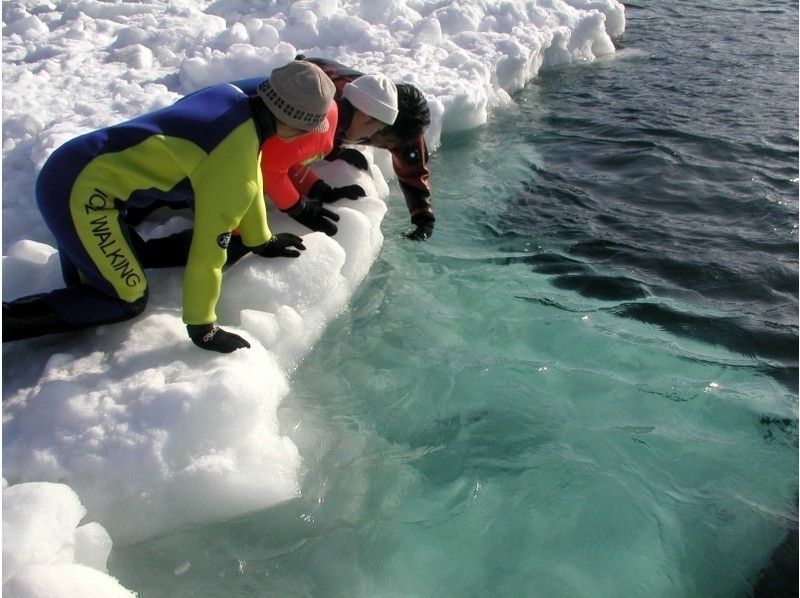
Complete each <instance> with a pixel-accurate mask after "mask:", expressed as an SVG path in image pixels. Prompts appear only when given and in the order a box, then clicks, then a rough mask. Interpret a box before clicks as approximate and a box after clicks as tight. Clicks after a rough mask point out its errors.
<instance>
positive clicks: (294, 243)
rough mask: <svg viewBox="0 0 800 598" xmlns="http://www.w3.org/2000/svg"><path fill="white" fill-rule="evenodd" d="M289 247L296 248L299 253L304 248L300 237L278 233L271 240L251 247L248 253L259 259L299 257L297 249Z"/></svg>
mask: <svg viewBox="0 0 800 598" xmlns="http://www.w3.org/2000/svg"><path fill="white" fill-rule="evenodd" d="M291 247H296V248H297V249H300V250H301V251H302V250H304V249H305V248H306V246H305V245H303V238H302V237H298V236H297V235H293V234H292V233H278V234H277V235H272V238H271V239H270V240H269V241H267V242H266V243H262V244H261V245H259V246H258V247H252V248H251V249H250V251H252V252H253V253H256V254H258V255H260V256H261V257H300V252H299V251H297V249H290V248H291Z"/></svg>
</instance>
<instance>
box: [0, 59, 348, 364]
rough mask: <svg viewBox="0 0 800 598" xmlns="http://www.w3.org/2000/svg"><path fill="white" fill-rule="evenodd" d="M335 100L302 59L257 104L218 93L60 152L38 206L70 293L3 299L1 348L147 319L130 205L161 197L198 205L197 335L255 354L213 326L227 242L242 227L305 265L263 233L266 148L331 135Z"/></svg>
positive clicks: (280, 237) (269, 252)
mask: <svg viewBox="0 0 800 598" xmlns="http://www.w3.org/2000/svg"><path fill="white" fill-rule="evenodd" d="M334 92H335V87H334V85H333V83H332V82H331V80H330V79H329V78H328V77H327V76H326V75H325V74H324V73H323V72H322V70H321V69H319V67H317V66H315V65H312V64H310V63H308V62H303V61H295V62H291V63H289V64H288V65H286V66H284V67H281V68H278V69H275V70H274V71H273V72H272V74H271V76H270V78H269V80H268V81H265V82H264V84H263V85H261V86H259V89H258V92H257V94H255V95H252V96H248V95H246V94H245V93H244V92H242V91H241V90H240V89H239V88H237V87H235V86H233V85H230V84H221V85H216V86H212V87H209V88H206V89H203V90H201V91H198V92H196V93H194V94H191V95H189V96H186V97H185V98H182V99H181V100H179V101H178V102H176V103H175V104H173V105H172V106H169V107H166V108H163V109H161V110H158V111H155V112H152V113H149V114H146V115H143V116H140V117H138V118H135V119H133V120H130V121H127V122H124V123H121V124H118V125H115V126H111V127H108V128H105V129H101V130H99V131H95V132H92V133H88V134H86V135H82V136H81V137H78V138H76V139H73V140H72V141H69V142H67V143H66V144H65V145H63V146H61V147H60V148H58V149H57V150H56V151H55V152H54V153H53V154H52V156H50V158H49V159H48V161H47V162H46V163H45V165H44V167H43V168H42V171H41V173H40V174H39V177H38V179H37V184H36V198H37V203H38V206H39V209H40V211H41V213H42V216H43V217H44V220H45V222H46V223H47V225H48V226H49V227H50V230H51V231H52V233H53V235H54V236H55V238H56V241H57V243H58V247H59V252H60V255H61V260H62V270H63V272H64V279H65V281H66V283H67V287H66V288H63V289H57V290H54V291H51V292H49V293H43V294H39V295H33V296H29V297H23V298H21V299H17V300H15V301H11V302H3V341H4V342H5V341H10V340H17V339H21V338H30V337H34V336H41V335H43V334H51V333H56V332H65V331H69V330H76V329H80V328H85V327H89V326H95V325H99V324H104V323H111V322H118V321H122V320H126V319H129V318H133V317H136V316H138V315H139V314H141V313H142V311H143V310H144V308H145V305H146V303H147V295H148V289H147V279H146V277H145V275H144V271H143V268H144V267H146V266H147V263H142V261H141V260H140V253H141V252H137V249H136V247H135V245H140V243H137V244H134V243H132V241H131V236H130V234H129V231H128V228H127V226H126V225H125V224H124V222H123V217H124V214H125V210H126V207H128V206H136V205H138V204H140V203H144V204H146V203H150V202H152V201H153V199H154V198H156V199H159V200H165V201H168V202H169V201H175V202H176V203H179V204H185V203H186V202H187V201H189V202H190V203H191V204H192V205H193V208H194V213H195V217H194V230H193V233H192V238H191V246H190V249H189V257H188V261H187V262H186V272H185V275H184V282H183V321H184V323H185V324H186V327H187V332H188V334H189V337H190V338H191V339H192V341H193V342H194V343H195V344H196V345H197V346H199V347H201V348H203V349H208V350H212V351H219V352H222V353H229V352H231V351H235V350H236V349H239V348H244V347H249V346H250V345H249V343H248V342H247V341H246V340H245V339H243V338H241V337H240V336H238V335H236V334H233V333H231V332H228V331H225V330H223V329H221V328H219V327H218V326H216V323H215V322H216V314H215V306H216V304H217V300H218V298H219V295H220V291H221V283H222V266H223V265H224V264H225V260H226V255H227V247H228V244H229V242H230V239H231V233H232V231H234V230H235V229H238V231H239V234H240V235H241V240H242V242H243V244H244V246H245V247H246V248H247V249H249V250H250V251H253V252H254V253H257V254H259V255H262V256H264V257H276V256H285V257H297V256H299V255H300V253H299V251H300V250H303V249H305V247H304V246H303V243H302V239H301V238H300V237H297V236H296V235H292V234H288V233H282V234H277V235H273V234H272V233H271V232H270V230H269V228H268V226H267V217H266V209H265V205H264V196H263V193H264V192H263V182H262V176H261V169H260V167H259V160H260V159H263V160H269V159H270V156H263V157H262V156H260V149H261V146H262V144H263V143H264V142H265V141H266V140H267V139H269V138H271V137H274V136H277V137H280V138H282V139H287V140H289V139H297V138H299V137H300V136H302V135H305V134H307V133H309V132H320V131H326V130H327V129H328V128H329V127H330V126H331V125H330V123H329V122H328V120H327V118H326V115H327V113H328V111H329V110H330V109H331V102H332V98H333V95H334ZM332 126H333V127H334V128H335V126H336V124H335V123H333V125H332ZM309 157H310V156H309ZM286 176H288V174H287V175H286ZM184 257H185V256H184Z"/></svg>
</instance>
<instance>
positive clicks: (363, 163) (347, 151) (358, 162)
mask: <svg viewBox="0 0 800 598" xmlns="http://www.w3.org/2000/svg"><path fill="white" fill-rule="evenodd" d="M325 160H327V161H328V162H333V161H334V160H342V161H343V162H347V163H348V164H349V165H350V166H354V167H355V168H358V169H359V170H365V171H366V170H369V162H367V157H366V156H365V155H364V154H362V153H361V152H360V151H358V150H357V149H354V148H352V147H346V148H344V149H341V148H340V149H339V150H338V151H334V152H331V153H330V154H328V155H327V156H325Z"/></svg>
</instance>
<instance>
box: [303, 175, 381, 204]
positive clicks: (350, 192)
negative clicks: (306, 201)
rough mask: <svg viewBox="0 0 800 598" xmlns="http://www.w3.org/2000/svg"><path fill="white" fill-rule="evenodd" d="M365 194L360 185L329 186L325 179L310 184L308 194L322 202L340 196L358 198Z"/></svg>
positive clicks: (339, 197) (329, 201) (327, 201)
mask: <svg viewBox="0 0 800 598" xmlns="http://www.w3.org/2000/svg"><path fill="white" fill-rule="evenodd" d="M366 194H367V192H366V191H364V188H363V187H362V186H361V185H346V186H345V187H331V186H330V185H328V184H327V183H326V182H325V181H323V180H321V179H320V180H319V181H317V182H316V183H314V184H313V185H312V186H311V189H309V191H308V196H309V197H310V198H312V199H319V200H320V201H322V203H331V202H334V201H337V200H339V199H342V198H345V197H346V198H347V199H358V198H359V197H364V196H365V195H366Z"/></svg>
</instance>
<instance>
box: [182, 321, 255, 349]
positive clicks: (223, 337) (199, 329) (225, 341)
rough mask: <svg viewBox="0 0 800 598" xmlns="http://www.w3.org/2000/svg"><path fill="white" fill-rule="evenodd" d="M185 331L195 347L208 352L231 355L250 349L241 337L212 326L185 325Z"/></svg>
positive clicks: (248, 344)
mask: <svg viewBox="0 0 800 598" xmlns="http://www.w3.org/2000/svg"><path fill="white" fill-rule="evenodd" d="M186 331H187V332H188V333H189V338H191V339H192V342H193V343H194V344H195V345H197V346H198V347H200V348H201V349H207V350H208V351H216V352H218V353H233V352H234V351H236V349H244V348H247V349H249V348H250V343H248V342H247V341H246V340H244V339H243V338H242V337H241V336H239V335H238V334H233V333H232V332H226V331H225V330H223V329H222V328H220V327H219V326H216V325H214V324H187V325H186Z"/></svg>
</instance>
